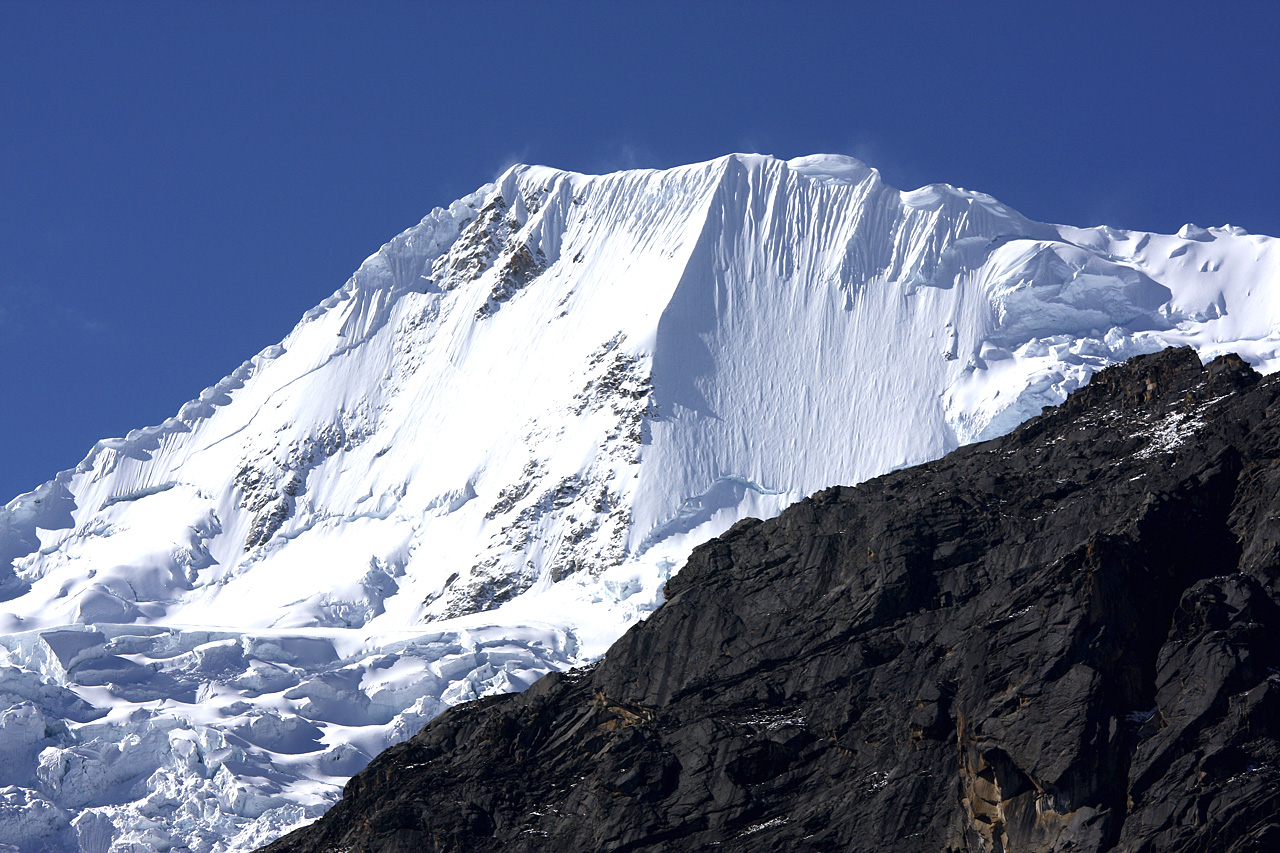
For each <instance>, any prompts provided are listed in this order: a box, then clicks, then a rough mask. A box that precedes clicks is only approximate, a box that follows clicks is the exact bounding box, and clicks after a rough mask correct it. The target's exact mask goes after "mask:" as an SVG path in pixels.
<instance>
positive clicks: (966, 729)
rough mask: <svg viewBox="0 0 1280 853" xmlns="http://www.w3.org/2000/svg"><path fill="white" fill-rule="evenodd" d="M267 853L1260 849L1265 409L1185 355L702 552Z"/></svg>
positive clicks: (1267, 615) (744, 525) (1275, 719)
mask: <svg viewBox="0 0 1280 853" xmlns="http://www.w3.org/2000/svg"><path fill="white" fill-rule="evenodd" d="M667 595H668V601H667V603H666V604H665V605H664V606H663V607H661V608H660V609H659V610H658V611H657V612H656V613H655V614H654V615H653V616H652V617H651V618H650V619H649V620H648V621H646V622H644V623H641V624H639V625H637V626H635V627H633V628H632V629H631V630H630V631H629V632H628V633H627V634H626V635H625V636H623V638H622V639H620V640H619V641H618V642H617V643H616V644H615V645H614V646H613V647H612V648H611V649H610V650H609V652H608V654H607V655H606V656H605V658H604V659H603V661H602V662H601V663H600V664H598V665H597V666H596V667H595V668H594V669H592V670H590V671H576V672H573V673H569V674H564V675H550V676H547V677H546V678H544V679H543V680H542V681H540V682H538V683H537V684H536V685H535V686H534V687H533V688H532V689H530V690H529V691H528V692H526V693H524V694H522V695H516V696H502V697H494V698H491V699H486V700H482V701H479V702H475V703H471V704H468V705H465V706H460V707H457V708H454V709H452V710H450V711H449V712H447V713H445V714H444V715H443V716H441V717H440V718H438V719H437V720H435V721H434V722H433V723H431V724H430V725H429V726H428V727H427V728H426V729H424V730H423V731H422V732H421V733H420V734H418V735H417V736H415V737H414V738H413V739H412V740H410V741H409V742H407V743H405V744H402V745H400V746H397V747H394V748H392V749H390V750H388V751H387V752H385V753H383V754H382V755H381V756H380V757H378V758H377V759H375V760H374V762H373V763H372V764H370V766H369V767H368V768H367V769H366V770H365V771H363V772H362V773H360V774H359V775H357V776H356V777H354V778H353V779H352V781H351V782H350V783H349V784H348V786H347V788H346V792H345V797H344V799H343V801H342V802H341V803H340V804H339V805H338V806H337V807H335V808H334V809H332V810H331V811H330V812H329V813H328V814H327V815H326V816H325V817H324V818H323V819H321V820H320V821H319V822H318V823H316V824H314V825H312V826H311V827H308V828H306V829H303V830H299V831H298V832H295V833H294V834H292V835H290V836H288V837H286V838H284V839H282V840H281V841H279V842H277V843H276V844H273V845H272V846H271V847H269V848H266V849H268V850H270V851H276V853H283V851H299V853H301V851H322V850H323V851H336V850H359V851H386V852H387V853H389V851H410V850H412V851H426V850H469V851H470V850H499V849H501V850H505V851H521V850H528V851H533V850H599V851H606V850H607V851H623V850H626V851H637V850H655V851H656V850H703V849H708V848H710V847H712V846H714V847H715V848H716V849H721V850H753V851H755V850H779V851H781V850H786V851H805V850H815V851H816V850H866V851H873V850H874V851H894V850H900V851H913V852H914V851H921V850H938V851H940V850H951V851H960V850H964V851H1068V850H1070V851H1103V850H1125V851H1135V852H1136V851H1192V850H1196V851H1201V850H1219V851H1238V852H1240V853H1242V851H1263V850H1274V849H1278V847H1277V845H1280V674H1278V670H1277V667H1278V666H1280V643H1278V642H1277V640H1276V637H1277V632H1278V631H1280V606H1278V604H1277V600H1278V599H1280V380H1277V379H1276V378H1275V377H1272V378H1268V379H1261V378H1259V377H1258V375H1257V374H1255V373H1253V372H1252V371H1251V370H1250V369H1249V368H1248V367H1247V366H1246V365H1245V364H1244V363H1243V362H1242V361H1240V360H1239V359H1237V358H1234V357H1229V356H1228V357H1223V358H1219V359H1217V360H1216V361H1214V362H1212V363H1211V364H1209V365H1208V366H1207V367H1204V368H1202V367H1201V365H1200V362H1199V360H1198V359H1197V358H1196V356H1195V355H1194V354H1193V353H1192V352H1191V351H1189V350H1169V351H1166V352H1163V353H1159V354H1156V355H1151V356H1143V357H1140V358H1138V359H1135V360H1134V361H1132V362H1130V363H1128V364H1126V365H1122V366H1119V367H1114V368H1109V369H1108V370H1106V371H1104V372H1102V373H1100V374H1098V375H1097V376H1096V377H1095V378H1094V380H1093V383H1092V384H1091V385H1089V386H1088V387H1087V388H1085V389H1083V390H1082V391H1080V392H1078V393H1076V394H1075V395H1073V396H1072V397H1071V398H1069V399H1068V400H1067V402H1066V403H1065V404H1064V405H1063V406H1061V407H1059V408H1057V409H1054V410H1049V411H1047V412H1046V413H1045V414H1044V415H1043V416H1041V417H1039V418H1037V419H1035V420H1033V421H1031V422H1029V423H1027V424H1025V425H1023V426H1022V427H1020V428H1019V429H1018V430H1017V431H1016V432H1014V433H1013V434H1012V435H1010V436H1008V437H1006V438H1004V439H998V440H995V441H991V442H986V443H983V444H978V445H974V446H971V447H967V448H963V449H961V450H958V451H956V452H955V453H952V454H951V455H949V456H948V457H946V458H945V459H943V460H941V461H939V462H936V463H930V464H927V465H923V466H919V467H916V468H911V469H907V470H902V471H898V472H895V473H892V474H889V475H886V476H883V477H879V478H877V479H875V480H871V481H869V482H867V483H864V484H862V485H860V486H857V487H852V488H849V487H837V488H832V489H828V490H826V491H823V492H820V493H818V494H816V495H814V496H813V497H811V498H809V499H807V500H804V501H802V502H801V503H799V504H797V505H795V506H794V507H792V508H790V509H788V510H787V511H786V512H784V513H783V514H782V515H781V516H780V517H778V518H776V519H773V520H770V521H764V522H759V521H754V520H747V521H743V522H740V523H739V524H737V525H736V526H735V527H734V528H733V529H732V530H730V531H729V532H728V533H727V534H726V535H724V536H723V537H721V538H719V539H716V540H713V541H712V542H710V543H708V544H706V545H704V546H702V547H700V548H699V549H698V550H697V551H695V552H694V555H693V557H692V558H691V560H690V561H689V563H688V565H687V566H686V567H685V568H684V569H683V570H682V571H681V572H680V574H679V575H677V576H676V577H674V578H673V579H672V580H671V581H670V582H669V584H668V589H667Z"/></svg>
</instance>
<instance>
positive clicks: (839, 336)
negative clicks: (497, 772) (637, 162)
mask: <svg viewBox="0 0 1280 853" xmlns="http://www.w3.org/2000/svg"><path fill="white" fill-rule="evenodd" d="M1184 231H1185V233H1182V234H1180V235H1179V236H1160V235H1147V234H1137V233H1130V232H1120V231H1115V230H1113V229H1072V228H1065V227H1058V226H1049V225H1044V224H1042V223H1036V222H1032V221H1030V220H1027V219H1025V218H1023V217H1021V216H1020V215H1019V214H1017V213H1016V212H1015V211H1012V210H1010V209H1008V208H1006V207H1004V206H1003V205H1000V204H999V203H998V202H996V201H995V200H994V199H991V198H990V197H988V196H985V195H983V194H981V193H974V192H969V191H964V190H959V189H956V188H954V187H949V186H946V185H934V186H930V187H925V188H922V189H920V190H916V191H912V192H907V193H901V192H899V191H898V190H896V189H894V188H893V187H889V186H887V185H885V184H884V183H883V182H882V181H881V180H880V178H879V175H878V173H876V172H875V171H874V170H873V169H869V168H868V167H867V166H865V165H864V164H862V163H860V162H858V161H856V160H852V159H851V158H842V157H834V156H815V157H807V158H800V159H797V160H793V161H790V162H782V161H777V160H774V159H772V158H767V157H761V156H755V155H749V156H748V155H741V156H734V157H729V158H722V159H720V160H716V161H712V162H710V163H705V164H698V165H694V166H689V167H684V168H681V169H674V170H670V171H666V172H652V171H650V172H629V173H619V174H616V175H609V176H603V177H589V176H584V175H576V174H571V173H565V172H558V171H555V170H551V169H544V168H538V167H533V168H530V167H515V168H513V169H512V170H511V171H509V172H508V173H506V174H505V175H503V176H502V177H501V178H500V179H499V180H498V181H497V182H496V183H495V184H493V185H490V186H487V187H484V188H482V190H481V191H480V192H478V193H477V194H475V195H473V196H470V197H468V198H466V199H463V200H461V201H459V202H456V203H454V204H453V205H451V206H450V208H449V209H448V210H443V209H439V210H436V211H434V212H432V213H431V214H430V215H429V216H428V217H426V218H425V219H424V220H423V221H422V222H421V223H420V224H419V225H417V226H415V227H414V228H411V229H409V230H408V231H406V232H405V233H404V234H402V235H400V236H398V237H396V238H395V239H393V240H392V241H391V242H390V243H388V244H387V245H386V246H384V247H383V249H382V250H380V251H379V252H378V253H377V254H375V255H373V256H371V257H370V258H369V259H368V260H367V261H366V262H365V263H364V264H363V265H362V266H361V268H360V270H359V271H358V272H357V273H356V274H355V276H353V277H352V279H351V280H350V281H349V282H348V283H347V284H346V285H345V286H344V287H343V288H341V289H340V290H339V291H338V292H336V293H335V294H334V295H333V296H331V297H330V298H328V299H326V300H324V301H323V302H322V303H321V304H320V305H319V306H317V307H316V308H315V309H313V310H311V311H309V312H307V314H306V315H305V316H304V319H303V321H302V322H301V323H300V324H299V325H298V326H297V328H295V329H294V331H293V332H292V333H291V334H290V335H289V336H288V337H287V338H286V339H285V340H284V341H283V342H281V344H279V345H277V346H272V347H268V348H267V349H264V350H263V351H262V352H260V353H259V354H258V355H257V356H255V357H254V358H252V359H250V360H249V361H248V362H246V363H245V364H244V365H242V366H241V367H240V368H238V369H237V370H236V371H234V372H233V373H232V374H231V375H230V376H228V377H227V378H226V379H224V380H222V381H221V382H219V383H218V384H217V385H215V386H213V387H212V388H210V389H207V390H206V391H205V392H203V393H201V394H200V395H199V397H198V398H197V399H196V400H193V401H192V402H190V403H188V404H187V405H185V406H183V407H182V408H181V410H180V411H179V413H178V415H177V416H175V417H174V418H172V419H170V420H168V421H166V422H165V423H163V424H160V425H158V426H155V427H151V428H147V429H141V430H136V431H134V432H132V433H130V434H129V435H128V436H126V437H124V438H121V439H110V440H105V441H103V442H101V443H100V444H99V445H98V446H97V447H95V448H94V450H93V451H92V452H91V453H90V455H89V456H88V457H87V458H86V459H85V461H84V462H83V463H82V464H81V465H80V466H79V467H78V468H77V469H75V470H73V471H68V472H63V473H62V474H60V475H59V476H58V478H57V480H56V481H54V482H52V483H50V484H47V485H46V486H44V487H42V488H41V489H38V490H36V491H34V492H32V493H30V494H28V495H24V496H22V497H20V498H18V499H16V500H15V501H13V502H11V503H10V504H9V505H8V506H7V507H5V508H4V510H3V511H2V512H0V565H7V564H8V562H9V561H10V560H14V561H15V562H14V565H15V569H16V573H15V574H13V575H12V576H5V577H0V596H2V597H4V599H5V600H3V601H2V602H0V619H3V620H4V622H3V625H2V626H0V627H3V628H4V630H6V631H8V632H9V633H8V634H7V635H5V637H4V638H3V640H0V643H2V644H3V647H4V648H5V649H6V650H7V660H8V666H7V667H5V668H2V669H0V698H5V699H8V706H9V707H10V710H9V711H8V712H7V714H8V716H5V717H4V718H3V725H2V726H0V756H13V757H14V760H13V761H7V760H6V761H3V762H0V768H5V769H4V771H3V772H5V773H8V774H10V775H8V776H5V777H3V778H0V785H14V786H18V787H17V788H15V789H12V790H14V791H17V792H18V793H15V794H14V795H13V797H15V798H16V799H13V801H12V802H13V803H14V804H15V805H14V808H13V809H10V810H8V811H6V810H4V809H2V808H0V839H9V838H28V837H30V838H37V837H38V838H42V839H44V838H57V839H61V840H59V841H57V842H56V843H57V844H61V845H62V849H68V850H69V849H75V845H76V844H81V845H82V846H86V849H89V848H91V849H104V848H102V845H103V844H110V843H116V844H117V845H123V844H127V843H138V844H144V845H145V844H153V845H154V844H159V843H160V842H158V841H155V839H157V838H161V837H162V836H163V837H164V838H165V839H168V840H166V841H164V843H165V844H173V845H175V846H181V845H186V846H188V847H191V848H192V849H213V847H212V846H211V845H216V844H225V845H227V847H226V849H231V850H240V849H249V848H251V847H253V846H256V845H257V844H259V843H262V842H265V841H267V840H269V839H270V838H271V837H272V836H273V835H275V834H278V833H279V832H280V831H282V829H283V828H284V827H286V826H289V825H292V824H294V823H297V822H299V821H302V820H305V819H308V818H309V817H312V816H314V815H315V814H317V813H318V812H319V810H321V809H323V808H325V807H326V806H327V805H328V804H329V803H331V802H332V801H333V799H334V798H335V797H336V796H337V794H338V791H339V789H340V785H341V783H342V781H343V780H344V779H345V778H346V777H347V776H349V775H350V774H351V773H352V772H354V771H355V770H356V769H358V768H359V767H360V766H361V765H362V764H363V763H364V762H365V761H366V760H368V758H369V756H371V755H373V754H374V753H375V752H376V751H378V750H379V749H381V748H383V747H384V746H385V745H387V744H389V743H391V742H394V741H396V740H399V739H402V738H403V737H405V736H407V735H408V734H409V733H410V732H412V731H413V730H414V729H415V728H416V727H417V726H419V725H421V724H422V723H423V722H425V721H426V720H427V719H430V718H431V717H432V716H434V715H435V714H436V713H438V712H439V711H440V710H441V709H442V708H444V707H446V706H447V705H449V704H452V703H454V702H458V701H464V700H466V699H470V698H474V697H475V696H479V695H486V694H488V693H493V692H499V691H506V690H517V689H522V688H523V687H525V686H527V685H528V684H529V683H530V682H531V681H532V679H534V678H535V677H537V675H538V674H540V673H542V672H546V671H548V670H550V669H559V668H565V667H568V666H571V665H574V664H576V663H581V662H584V661H588V660H592V659H594V658H595V657H597V656H598V655H600V654H601V653H602V652H603V650H604V649H605V648H606V647H607V646H608V645H609V643H610V642H612V640H613V639H614V638H616V637H617V636H618V634H619V633H620V632H621V631H622V630H623V629H624V628H625V627H626V626H627V625H628V624H631V623H632V622H634V621H635V620H636V619H639V618H642V617H643V616H644V615H645V614H647V613H649V612H651V611H652V610H653V609H654V608H655V607H657V606H658V605H659V604H660V603H661V601H662V584H663V583H664V581H665V580H666V578H667V577H669V575H670V573H671V572H672V571H673V570H675V569H676V568H677V567H678V566H679V565H680V564H682V563H683V561H684V559H685V557H686V556H687V555H688V553H689V551H690V550H691V549H692V548H693V547H695V546H696V545H698V544H699V543H701V542H704V541H706V539H708V538H709V537H711V536H713V535H715V534H717V533H719V532H721V531H723V530H725V529H726V528H727V527H729V526H730V525H731V524H733V523H734V522H735V521H737V520H739V519H741V518H743V517H746V516H761V517H764V516H771V515H774V514H776V513H778V512H779V511H780V510H781V509H782V508H783V507H784V506H786V505H787V504H788V503H790V502H792V501H794V500H797V499H799V498H801V497H803V496H805V495H807V494H809V493H811V492H813V491H816V490H818V489H820V488H823V487H825V486H828V485H831V484H833V483H852V482H857V481H860V480H863V479H865V478H867V477H870V476H873V475H875V474H879V473H882V472H884V471H886V470H889V469H891V468H895V467H898V466H902V465H906V464H911V463H914V462H918V461H923V460H925V459H929V458H934V457H937V456H939V455H941V454H943V453H945V452H946V451H948V450H950V449H952V448H954V447H955V446H957V444H959V443H962V442H967V441H971V440H975V439H977V438H985V437H989V436H993V435H996V434H999V433H1001V432H1004V431H1006V430H1008V429H1011V428H1012V427H1013V426H1015V425H1016V424H1017V423H1018V422H1020V421H1021V420H1023V419H1025V418H1026V417H1028V416H1030V415H1033V414H1036V413H1038V412H1039V410H1040V408H1041V407H1042V406H1044V405H1051V404H1056V403H1058V402H1061V400H1062V399H1063V398H1064V397H1065V395H1066V394H1067V393H1068V392H1070V391H1071V390H1073V389H1074V388H1077V387H1079V386H1081V385H1083V384H1084V383H1085V382H1087V381H1088V379H1089V377H1090V376H1091V375H1092V373H1093V372H1094V371H1095V370H1097V369H1099V368H1101V367H1104V366H1106V365H1107V364H1111V363H1114V362H1116V361H1119V360H1122V359H1124V358H1126V357H1128V356H1130V355H1133V354H1136V353H1139V352H1146V351H1150V350H1153V349H1156V348H1159V347H1161V346H1165V345H1169V344H1174V343H1190V344H1192V345H1194V346H1197V347H1198V348H1200V350H1201V351H1202V352H1203V353H1205V354H1206V355H1212V354H1216V353H1217V352H1220V351H1222V350H1223V349H1227V348H1235V347H1238V348H1240V349H1241V350H1242V351H1243V352H1244V354H1245V355H1246V357H1247V358H1248V359H1250V360H1251V361H1252V362H1253V363H1255V364H1258V365H1260V366H1261V367H1262V368H1263V369H1272V367H1273V365H1274V364H1275V359H1276V358H1277V354H1278V353H1280V334H1278V333H1277V331H1276V329H1277V327H1278V324H1277V319H1278V314H1280V305H1277V304H1276V303H1275V297H1274V295H1273V293H1272V291H1273V290H1274V288H1270V287H1269V282H1271V281H1272V280H1274V279H1275V277H1276V271H1277V270H1278V269H1280V261H1277V256H1276V250H1275V247H1274V242H1275V241H1272V240H1270V239H1269V238H1258V237H1253V236H1250V235H1245V234H1243V233H1237V232H1236V231H1232V230H1230V229H1208V230H1206V229H1193V228H1188V229H1184ZM140 778H141V779H145V780H147V781H146V783H145V784H144V785H142V786H141V787H136V788H135V787H133V786H135V785H136V784H137V780H138V779H140ZM144 788H145V791H144V790H143V789H144ZM19 800H20V802H19ZM13 815H21V816H22V817H21V818H20V819H19V818H16V817H15V818H12V820H13V821H16V822H10V823H6V821H10V819H11V816H13ZM23 833H26V834H25V835H24V834H23ZM108 839H114V842H112V841H110V840H108ZM20 843H25V842H20ZM94 845H97V846H94ZM202 845H203V846H202Z"/></svg>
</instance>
